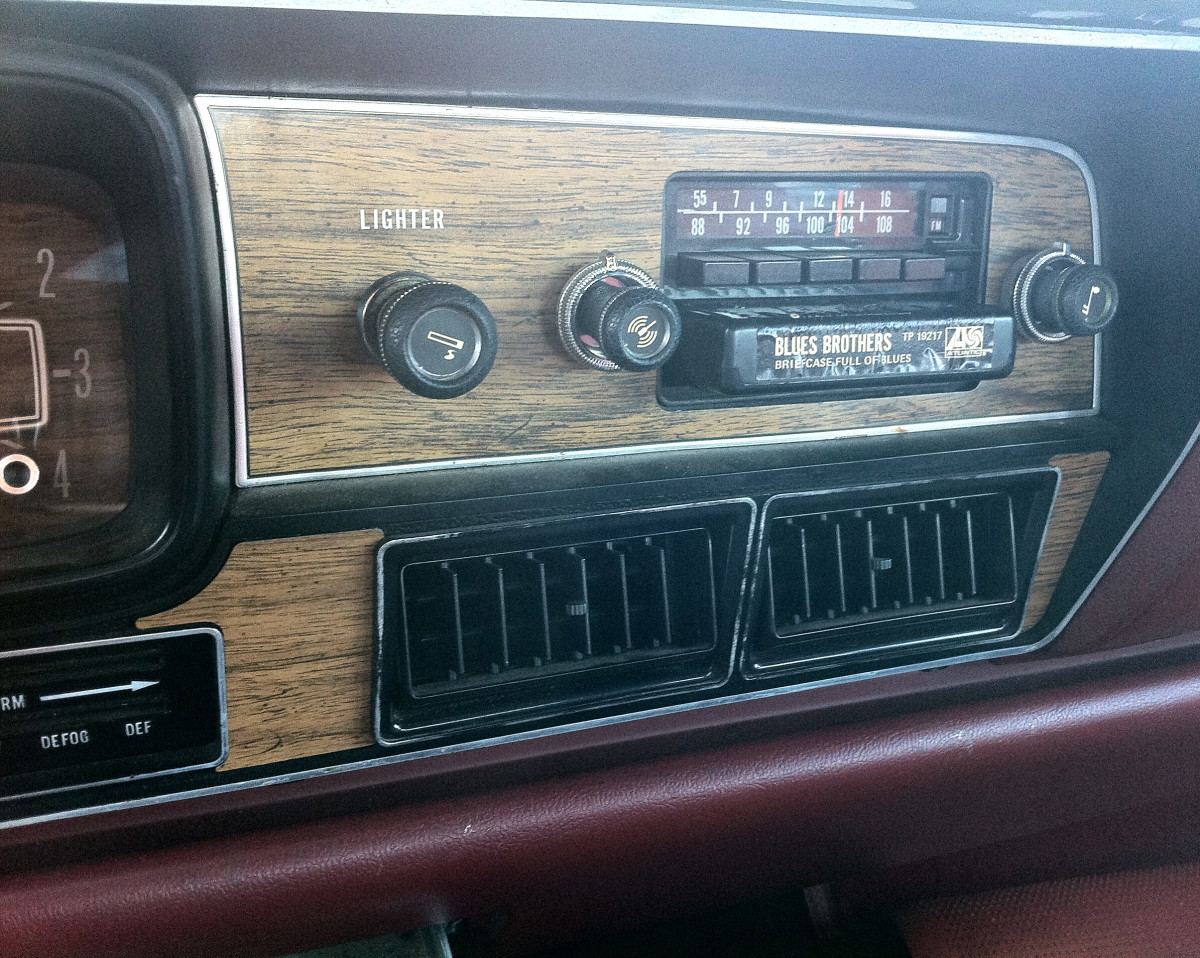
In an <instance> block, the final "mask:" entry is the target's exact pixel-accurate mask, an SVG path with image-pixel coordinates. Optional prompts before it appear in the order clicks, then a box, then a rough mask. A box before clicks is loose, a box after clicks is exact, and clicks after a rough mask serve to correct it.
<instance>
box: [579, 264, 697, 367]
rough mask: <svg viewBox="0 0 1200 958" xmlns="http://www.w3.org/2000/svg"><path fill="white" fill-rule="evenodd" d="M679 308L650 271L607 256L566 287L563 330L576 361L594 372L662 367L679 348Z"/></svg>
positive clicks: (680, 328) (582, 272)
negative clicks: (589, 367)
mask: <svg viewBox="0 0 1200 958" xmlns="http://www.w3.org/2000/svg"><path fill="white" fill-rule="evenodd" d="M682 330H683V323H682V321H681V320H680V318H679V310H678V309H676V308H675V304H674V303H673V302H671V300H670V298H669V297H668V296H667V295H666V293H664V292H663V291H662V290H661V289H659V288H658V285H657V284H656V283H655V282H654V280H653V279H651V278H650V275H649V274H648V273H646V271H645V270H643V269H641V268H639V267H637V266H635V265H634V264H633V263H630V262H628V261H627V260H622V259H617V257H616V256H614V255H613V254H612V253H609V252H605V253H604V259H602V260H600V261H598V262H596V263H592V264H591V265H589V266H585V267H584V268H583V269H581V270H579V271H578V272H576V273H575V275H574V276H572V277H571V278H570V279H569V280H568V281H567V285H566V286H565V287H564V288H563V292H562V295H561V296H560V297H559V302H558V332H559V337H560V338H561V339H562V343H563V347H564V348H565V349H566V351H567V352H568V353H569V354H570V355H571V357H572V358H573V359H575V360H576V361H578V362H580V363H583V364H584V365H585V366H591V367H592V368H593V369H604V370H610V371H611V370H616V369H625V370H628V371H630V372H642V371H645V370H650V369H657V368H658V367H659V366H661V365H663V364H664V363H665V362H666V361H667V360H668V359H670V358H671V356H672V355H674V353H675V350H676V349H677V348H678V347H679V340H680V336H681V334H682Z"/></svg>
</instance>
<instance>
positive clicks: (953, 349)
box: [946, 326, 991, 359]
mask: <svg viewBox="0 0 1200 958" xmlns="http://www.w3.org/2000/svg"><path fill="white" fill-rule="evenodd" d="M983 332H984V327H983V326H947V327H946V358H947V359H977V358H979V357H980V356H987V355H989V354H990V353H991V349H987V348H985V347H984V345H983Z"/></svg>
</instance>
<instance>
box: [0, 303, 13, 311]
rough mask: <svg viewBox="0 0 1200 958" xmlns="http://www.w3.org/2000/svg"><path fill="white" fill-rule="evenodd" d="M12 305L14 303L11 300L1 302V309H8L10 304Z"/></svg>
mask: <svg viewBox="0 0 1200 958" xmlns="http://www.w3.org/2000/svg"><path fill="white" fill-rule="evenodd" d="M11 305H12V303H11V302H9V303H0V309H8V307H9V306H11Z"/></svg>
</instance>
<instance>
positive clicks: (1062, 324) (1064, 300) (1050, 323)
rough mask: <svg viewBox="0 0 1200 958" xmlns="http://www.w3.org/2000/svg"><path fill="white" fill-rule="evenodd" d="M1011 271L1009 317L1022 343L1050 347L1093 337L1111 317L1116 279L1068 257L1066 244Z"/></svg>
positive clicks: (1094, 267) (1036, 256) (1069, 254)
mask: <svg viewBox="0 0 1200 958" xmlns="http://www.w3.org/2000/svg"><path fill="white" fill-rule="evenodd" d="M1014 271H1015V272H1016V280H1015V282H1013V286H1012V309H1013V317H1014V318H1015V319H1016V321H1017V328H1018V329H1019V330H1020V332H1021V333H1022V334H1023V335H1024V336H1025V337H1026V338H1027V339H1033V340H1037V341H1038V342H1044V343H1054V342H1061V341H1063V340H1065V339H1069V338H1070V337H1072V336H1095V335H1096V334H1097V333H1098V332H1100V330H1102V329H1104V328H1105V327H1106V326H1108V325H1109V323H1111V322H1112V321H1113V317H1114V316H1116V313H1117V301H1118V297H1117V281H1116V279H1114V278H1113V275H1112V273H1110V272H1109V271H1108V270H1106V269H1104V268H1103V267H1102V266H1097V265H1096V264H1094V263H1087V262H1085V261H1084V259H1083V258H1082V257H1081V256H1079V255H1078V254H1077V253H1073V252H1071V246H1070V244H1068V243H1056V244H1055V245H1054V246H1052V247H1050V248H1049V249H1044V250H1042V251H1041V252H1039V253H1035V254H1033V255H1032V256H1029V257H1026V258H1025V259H1024V260H1022V261H1020V262H1019V263H1017V264H1016V266H1015V267H1014Z"/></svg>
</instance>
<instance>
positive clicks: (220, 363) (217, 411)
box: [0, 37, 230, 647]
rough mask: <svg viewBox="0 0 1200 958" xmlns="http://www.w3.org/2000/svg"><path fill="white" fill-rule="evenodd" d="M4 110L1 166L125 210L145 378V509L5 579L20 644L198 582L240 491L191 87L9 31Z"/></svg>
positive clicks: (130, 325)
mask: <svg viewBox="0 0 1200 958" xmlns="http://www.w3.org/2000/svg"><path fill="white" fill-rule="evenodd" d="M0 104H3V108H2V109H0V143H2V144H3V145H2V146H0V160H4V161H10V162H18V163H36V164H39V165H43V166H52V167H59V168H63V169H67V170H71V171H74V172H78V173H82V174H83V175H85V176H87V177H89V178H90V179H92V180H94V181H95V182H96V183H98V184H99V185H100V187H101V188H102V189H104V191H105V192H106V193H108V194H109V195H110V196H111V197H112V199H113V201H114V203H115V207H116V212H117V217H118V219H119V221H120V224H121V230H122V232H123V234H124V236H125V242H126V252H127V257H128V262H129V275H130V280H131V282H130V288H131V296H130V304H129V307H128V310H127V315H126V319H125V322H126V338H127V340H129V341H130V342H132V343H133V344H134V345H133V347H132V348H131V350H130V358H129V362H130V364H131V369H132V378H133V380H134V382H135V383H136V387H135V394H134V395H135V398H134V401H133V403H132V449H131V457H132V466H133V470H132V473H133V479H132V485H131V494H130V504H129V505H128V506H127V507H126V508H125V509H124V510H123V511H122V512H121V513H120V514H119V515H118V516H117V517H116V518H115V519H113V520H111V521H110V522H108V523H107V524H106V525H104V526H101V527H100V529H99V530H97V531H96V532H95V533H87V534H84V535H80V536H76V537H71V538H67V539H62V540H58V541H56V542H54V543H52V544H50V545H48V546H34V547H32V548H31V549H29V550H28V551H26V552H23V554H22V556H21V557H20V561H19V562H18V564H17V567H16V568H15V569H10V570H9V573H8V574H7V575H6V576H5V578H6V581H5V582H4V583H3V584H2V585H0V615H2V616H3V618H4V621H5V629H4V632H3V635H2V636H0V644H3V645H5V646H8V647H17V646H20V645H28V644H30V638H31V637H35V636H37V635H38V634H39V633H44V631H45V630H47V629H49V628H54V627H58V628H59V632H60V634H61V631H62V630H61V626H62V625H63V624H64V623H70V625H71V626H73V627H74V626H79V627H86V626H87V625H88V624H89V623H108V624H109V625H108V626H107V627H109V628H111V627H113V625H114V624H115V623H118V622H120V621H121V618H122V617H123V616H125V617H127V616H129V614H130V612H131V611H132V610H137V609H140V608H143V607H144V606H145V604H146V603H147V602H148V601H152V599H153V596H154V595H159V594H165V593H166V592H168V591H169V590H170V589H171V588H172V587H173V586H174V585H175V584H177V583H180V582H184V581H187V580H188V579H189V578H190V577H191V576H192V575H193V574H194V572H195V570H196V568H197V566H198V564H199V563H200V562H202V561H203V558H204V554H205V552H206V551H207V550H208V549H209V548H210V547H211V545H212V542H213V540H214V534H215V530H216V528H217V523H218V521H219V519H220V517H221V516H222V515H223V514H224V510H225V503H226V499H227V496H228V490H229V486H230V482H229V477H230V464H229V453H228V449H229V436H228V428H227V426H226V422H227V419H228V395H227V391H228V381H229V379H228V372H227V368H226V360H225V355H226V348H225V336H224V324H223V315H222V311H221V304H220V299H219V296H218V293H217V291H218V290H219V288H220V272H219V264H218V258H217V251H216V230H215V223H214V217H213V210H212V203H211V198H210V197H211V186H210V184H209V179H208V172H207V169H206V167H205V164H204V152H203V147H202V145H201V139H200V131H199V128H198V126H197V123H196V120H195V116H194V114H193V113H192V112H191V109H190V105H189V103H188V101H187V99H186V98H185V97H184V95H183V93H182V91H181V90H180V89H179V88H178V87H177V86H176V85H175V84H174V82H173V81H171V80H170V78H169V77H167V76H165V75H163V74H161V73H159V72H158V71H156V70H153V69H151V68H148V67H146V66H144V65H142V64H139V63H136V62H133V61H129V60H126V59H125V58H123V57H119V56H116V55H113V54H110V53H104V52H100V51H93V50H85V49H81V48H75V47H68V46H65V45H62V44H57V43H44V42H30V41H22V40H17V39H9V38H2V37H0ZM66 596H70V601H63V599H64V597H66ZM134 614H136V612H134ZM126 621H127V619H126ZM34 641H44V639H43V640H39V639H37V638H34ZM60 641H61V639H60Z"/></svg>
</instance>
